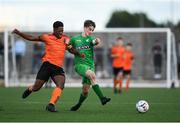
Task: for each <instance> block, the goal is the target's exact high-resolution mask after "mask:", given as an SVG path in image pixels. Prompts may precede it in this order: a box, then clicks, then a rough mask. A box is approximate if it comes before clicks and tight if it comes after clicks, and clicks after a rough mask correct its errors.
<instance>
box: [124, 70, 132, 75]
mask: <svg viewBox="0 0 180 123" xmlns="http://www.w3.org/2000/svg"><path fill="white" fill-rule="evenodd" d="M123 75H124V76H125V75H131V70H124V71H123Z"/></svg>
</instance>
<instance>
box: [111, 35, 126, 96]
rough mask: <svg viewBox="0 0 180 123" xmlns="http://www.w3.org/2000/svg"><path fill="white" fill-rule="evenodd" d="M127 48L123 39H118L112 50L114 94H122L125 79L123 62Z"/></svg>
mask: <svg viewBox="0 0 180 123" xmlns="http://www.w3.org/2000/svg"><path fill="white" fill-rule="evenodd" d="M124 52H125V48H124V42H123V38H122V37H118V38H117V39H116V42H115V44H114V45H113V46H112V48H111V57H112V67H113V74H114V93H117V92H118V93H121V89H122V79H123V64H124V63H123V62H124V58H123V55H124Z"/></svg>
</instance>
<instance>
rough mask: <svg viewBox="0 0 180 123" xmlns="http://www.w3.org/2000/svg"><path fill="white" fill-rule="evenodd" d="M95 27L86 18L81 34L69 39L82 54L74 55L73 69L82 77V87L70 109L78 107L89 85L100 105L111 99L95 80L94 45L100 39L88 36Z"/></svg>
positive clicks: (87, 91)
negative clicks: (78, 96)
mask: <svg viewBox="0 0 180 123" xmlns="http://www.w3.org/2000/svg"><path fill="white" fill-rule="evenodd" d="M95 27H96V25H95V23H94V22H93V21H92V20H86V21H85V22H84V32H83V33H82V34H81V35H76V36H74V37H72V39H71V41H70V44H71V45H72V47H73V48H75V49H76V50H78V51H79V53H81V54H84V58H82V57H80V56H79V55H75V60H74V64H75V71H76V72H77V73H78V74H79V75H80V76H81V77H82V79H83V80H82V84H83V87H82V93H81V95H80V98H79V101H78V103H77V104H76V105H75V106H73V107H72V108H71V109H70V110H71V111H76V110H78V109H79V108H80V106H81V104H82V103H83V102H84V100H85V99H86V98H87V96H88V93H89V89H90V86H91V85H92V88H93V90H94V92H95V93H96V95H97V96H98V97H99V99H100V101H101V103H102V105H105V104H106V103H107V102H109V101H110V100H111V99H110V98H107V97H105V96H104V95H103V93H102V92H101V89H100V87H99V85H98V84H97V80H96V75H95V65H94V46H95V45H98V44H99V43H100V39H99V38H96V39H95V38H94V37H92V36H90V35H91V34H92V32H93V31H94V29H95Z"/></svg>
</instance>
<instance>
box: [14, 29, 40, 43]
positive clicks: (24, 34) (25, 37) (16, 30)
mask: <svg viewBox="0 0 180 123" xmlns="http://www.w3.org/2000/svg"><path fill="white" fill-rule="evenodd" d="M12 33H14V34H16V35H19V36H20V37H22V38H24V39H26V40H29V41H41V39H40V37H39V36H32V35H29V34H26V33H23V32H21V31H19V30H18V29H14V30H13V31H12Z"/></svg>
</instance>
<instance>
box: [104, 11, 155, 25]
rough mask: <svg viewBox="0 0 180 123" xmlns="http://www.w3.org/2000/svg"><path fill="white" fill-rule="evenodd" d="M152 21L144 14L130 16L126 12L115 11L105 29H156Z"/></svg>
mask: <svg viewBox="0 0 180 123" xmlns="http://www.w3.org/2000/svg"><path fill="white" fill-rule="evenodd" d="M157 26H158V24H156V23H155V22H154V21H152V20H151V19H149V18H148V16H147V15H146V14H144V13H134V14H131V13H129V12H127V11H115V12H113V13H112V15H111V17H110V19H109V22H108V23H107V24H106V27H107V28H109V27H113V28H116V27H157Z"/></svg>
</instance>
